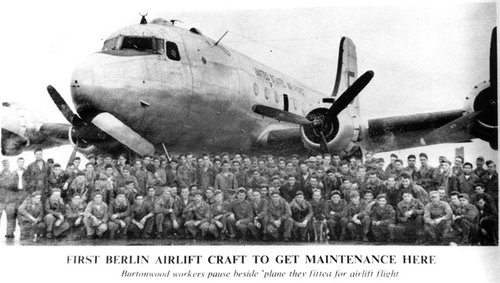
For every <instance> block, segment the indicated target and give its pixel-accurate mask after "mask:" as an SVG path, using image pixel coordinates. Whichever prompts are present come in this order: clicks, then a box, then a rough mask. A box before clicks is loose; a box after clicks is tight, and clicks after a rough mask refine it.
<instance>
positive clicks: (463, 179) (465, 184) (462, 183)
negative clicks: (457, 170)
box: [457, 162, 479, 195]
mask: <svg viewBox="0 0 500 283" xmlns="http://www.w3.org/2000/svg"><path fill="white" fill-rule="evenodd" d="M478 182H479V177H478V176H476V175H475V174H474V173H472V164H471V163H469V162H465V163H464V165H463V174H461V175H460V176H458V178H457V187H458V191H459V192H461V193H463V194H467V195H472V194H473V193H474V184H476V183H478Z"/></svg>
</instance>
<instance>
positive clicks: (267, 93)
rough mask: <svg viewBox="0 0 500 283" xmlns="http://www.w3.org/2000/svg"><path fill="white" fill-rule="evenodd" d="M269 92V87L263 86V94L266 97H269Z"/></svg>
mask: <svg viewBox="0 0 500 283" xmlns="http://www.w3.org/2000/svg"><path fill="white" fill-rule="evenodd" d="M269 92H270V91H269V89H268V88H267V87H265V88H264V96H265V97H266V99H269V95H270V93H269Z"/></svg>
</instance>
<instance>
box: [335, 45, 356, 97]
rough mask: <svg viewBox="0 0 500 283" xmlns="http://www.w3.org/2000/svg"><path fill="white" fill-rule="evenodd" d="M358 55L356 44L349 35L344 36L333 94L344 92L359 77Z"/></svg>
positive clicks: (340, 47)
mask: <svg viewBox="0 0 500 283" xmlns="http://www.w3.org/2000/svg"><path fill="white" fill-rule="evenodd" d="M357 61H358V60H357V57H356V46H354V43H353V42H352V40H351V39H350V38H348V37H345V36H344V37H342V39H341V40H340V46H339V60H338V64H337V76H336V78H335V86H334V88H333V92H332V96H333V97H336V96H337V95H340V94H342V93H343V92H344V91H345V90H346V89H347V88H348V87H350V86H351V85H352V84H353V83H354V81H355V80H356V78H357V77H358V62H357Z"/></svg>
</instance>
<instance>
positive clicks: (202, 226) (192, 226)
mask: <svg viewBox="0 0 500 283" xmlns="http://www.w3.org/2000/svg"><path fill="white" fill-rule="evenodd" d="M183 214H184V215H185V218H186V219H190V220H188V221H186V223H184V226H186V229H187V230H188V231H189V233H191V236H192V238H193V239H196V236H197V234H198V232H200V231H201V237H202V238H205V236H206V234H207V231H208V226H209V225H210V222H209V220H210V207H209V206H208V204H207V203H206V202H204V201H203V195H202V192H201V191H199V190H196V192H195V193H194V201H193V202H190V203H189V204H188V205H187V206H186V208H184V212H183ZM188 214H191V215H188Z"/></svg>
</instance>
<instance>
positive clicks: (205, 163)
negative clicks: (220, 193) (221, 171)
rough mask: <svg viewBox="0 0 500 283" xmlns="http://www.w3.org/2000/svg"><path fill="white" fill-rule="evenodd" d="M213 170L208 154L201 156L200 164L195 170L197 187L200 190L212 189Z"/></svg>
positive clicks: (213, 180)
mask: <svg viewBox="0 0 500 283" xmlns="http://www.w3.org/2000/svg"><path fill="white" fill-rule="evenodd" d="M215 175H216V174H215V170H214V167H213V166H212V163H211V162H210V156H209V155H208V154H206V153H205V154H203V157H202V163H201V164H199V166H198V169H197V176H198V187H199V188H200V189H201V190H206V189H207V188H208V187H212V186H213V185H214V182H215Z"/></svg>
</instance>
